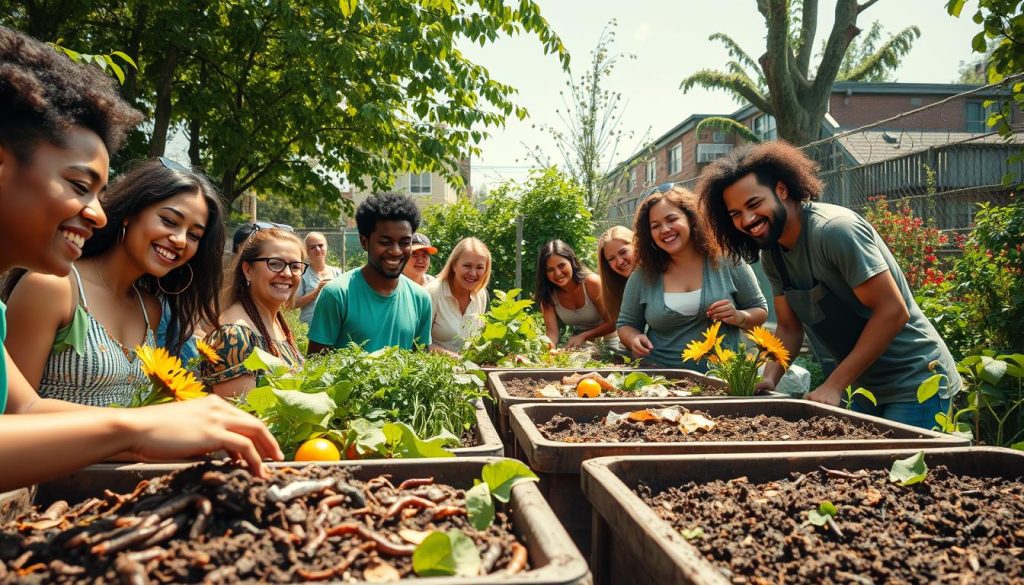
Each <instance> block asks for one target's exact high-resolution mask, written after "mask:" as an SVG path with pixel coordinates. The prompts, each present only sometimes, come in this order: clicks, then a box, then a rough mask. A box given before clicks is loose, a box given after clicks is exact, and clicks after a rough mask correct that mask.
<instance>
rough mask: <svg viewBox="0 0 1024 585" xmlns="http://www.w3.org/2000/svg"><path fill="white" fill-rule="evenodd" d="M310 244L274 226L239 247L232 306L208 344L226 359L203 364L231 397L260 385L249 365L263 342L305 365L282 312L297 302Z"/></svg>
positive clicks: (211, 378)
mask: <svg viewBox="0 0 1024 585" xmlns="http://www.w3.org/2000/svg"><path fill="white" fill-rule="evenodd" d="M305 252H306V249H305V246H303V245H302V242H301V241H299V238H298V236H296V235H295V234H294V233H292V232H291V231H288V230H285V229H282V228H278V227H273V228H270V229H260V230H257V231H255V232H253V233H252V235H251V236H249V237H248V238H247V239H246V240H245V242H244V243H243V244H242V245H241V247H240V248H239V250H238V256H237V257H236V258H235V264H234V269H233V270H232V271H231V283H230V288H229V289H228V297H227V298H226V299H225V301H224V302H225V304H227V308H225V309H224V312H223V313H222V314H221V316H220V320H219V323H220V325H219V326H218V327H217V328H216V329H214V330H213V331H211V332H210V334H209V335H207V336H206V343H207V344H209V345H210V347H212V348H213V349H214V351H216V352H217V355H218V356H219V357H220V360H219V361H218V362H217V363H216V364H214V363H211V362H209V361H205V362H203V364H202V373H203V379H204V380H205V381H206V383H207V384H209V385H210V386H212V387H213V391H214V392H215V393H217V394H218V395H220V396H223V397H225V398H231V397H234V396H244V395H245V393H246V392H248V391H249V390H252V389H253V388H255V387H256V375H257V373H256V372H252V371H250V370H249V369H248V368H246V367H245V366H244V365H243V362H244V361H245V359H246V358H248V357H249V354H251V353H252V352H253V350H254V349H256V348H257V347H258V348H260V349H262V350H263V351H266V352H269V353H271V354H273V355H275V356H277V357H279V358H281V359H282V360H284V362H285V363H287V364H288V365H289V366H291V367H293V368H294V367H298V366H300V365H302V362H303V358H302V353H301V352H300V351H299V348H298V347H297V346H296V345H295V336H293V335H292V331H291V329H290V328H289V327H288V322H287V321H286V320H285V318H284V313H283V312H282V311H283V310H284V309H286V308H287V307H289V306H291V302H292V299H293V298H294V297H295V293H296V291H298V290H299V282H300V281H301V279H302V275H303V274H304V273H305V272H306V270H308V269H309V263H308V262H306V261H305V255H306V254H305Z"/></svg>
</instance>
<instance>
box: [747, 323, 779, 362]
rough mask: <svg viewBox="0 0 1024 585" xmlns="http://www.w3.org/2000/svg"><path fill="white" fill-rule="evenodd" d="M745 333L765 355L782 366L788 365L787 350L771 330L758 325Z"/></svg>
mask: <svg viewBox="0 0 1024 585" xmlns="http://www.w3.org/2000/svg"><path fill="white" fill-rule="evenodd" d="M747 335H749V336H750V340H751V341H753V342H754V344H755V345H757V347H758V348H759V349H761V351H763V352H764V353H765V356H766V357H768V358H770V359H772V360H775V361H777V362H779V365H780V366H782V367H783V368H785V367H787V366H788V365H789V350H787V349H786V346H785V345H783V344H782V340H780V339H779V338H778V337H775V335H774V334H773V333H772V332H771V331H768V330H767V329H765V328H764V327H761V326H758V327H754V328H753V329H751V330H750V332H749V333H747Z"/></svg>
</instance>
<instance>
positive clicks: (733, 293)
mask: <svg viewBox="0 0 1024 585" xmlns="http://www.w3.org/2000/svg"><path fill="white" fill-rule="evenodd" d="M633 231H634V232H635V233H636V253H637V260H638V266H637V268H636V270H634V271H633V274H631V275H630V277H629V280H628V281H627V282H626V290H625V292H624V293H623V298H622V306H621V307H620V309H619V318H618V322H617V325H618V329H619V339H621V340H622V345H623V346H625V347H626V349H627V350H630V351H632V352H633V354H634V355H635V356H636V357H639V358H642V360H643V363H644V364H645V365H649V366H660V367H667V368H682V367H685V368H690V369H696V370H698V371H703V370H705V369H706V366H705V365H704V363H703V362H702V363H700V364H694V363H693V362H686V364H684V363H683V359H682V352H683V349H684V348H685V347H686V345H687V344H688V343H689V342H690V341H692V340H694V339H697V338H700V337H701V336H702V334H703V333H704V331H705V330H706V329H707V328H708V327H709V326H711V324H712V323H714V322H715V321H721V322H722V323H723V324H724V327H722V328H721V333H722V334H723V335H724V336H725V341H724V344H725V346H727V347H729V348H730V349H733V350H735V349H736V346H737V344H738V343H739V341H740V335H739V333H740V330H741V329H751V328H753V327H755V326H757V325H761V324H762V323H764V322H765V319H767V318H768V303H767V302H766V301H765V299H764V295H762V294H761V289H760V288H758V286H757V279H756V278H755V276H754V272H753V270H751V268H750V266H749V265H748V264H746V263H745V262H740V263H734V262H732V261H730V260H729V259H728V258H725V257H723V256H722V254H721V251H720V250H719V248H718V246H717V244H716V243H715V240H714V239H713V238H712V236H711V232H710V231H709V229H708V227H707V226H706V224H705V222H704V219H703V216H702V215H701V213H700V211H699V207H698V204H697V198H696V196H695V195H694V194H693V193H691V192H689V191H687V190H686V189H683V188H682V187H679V186H676V185H674V184H672V183H666V184H664V185H659V186H658V187H657V188H656V189H655V190H654V192H653V193H651V194H650V195H648V196H647V197H646V198H645V199H644V200H643V201H641V202H640V206H639V207H638V208H637V210H636V215H635V216H634V218H633Z"/></svg>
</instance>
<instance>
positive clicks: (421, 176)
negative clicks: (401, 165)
mask: <svg viewBox="0 0 1024 585" xmlns="http://www.w3.org/2000/svg"><path fill="white" fill-rule="evenodd" d="M409 192H410V193H419V194H422V195H429V194H430V173H409Z"/></svg>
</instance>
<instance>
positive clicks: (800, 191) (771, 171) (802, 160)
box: [697, 141, 825, 262]
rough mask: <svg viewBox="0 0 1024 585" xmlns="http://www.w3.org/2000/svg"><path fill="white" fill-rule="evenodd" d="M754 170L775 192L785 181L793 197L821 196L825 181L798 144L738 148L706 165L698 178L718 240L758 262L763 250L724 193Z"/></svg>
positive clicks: (739, 255)
mask: <svg viewBox="0 0 1024 585" xmlns="http://www.w3.org/2000/svg"><path fill="white" fill-rule="evenodd" d="M750 173H754V176H756V177H757V182H758V183H759V184H761V185H764V186H765V187H768V188H769V189H771V190H772V191H773V192H774V190H775V186H776V185H778V184H779V181H782V183H784V184H785V185H786V187H787V188H788V190H789V191H788V193H789V199H792V200H794V201H801V202H802V201H812V200H814V199H817V198H818V197H819V196H820V195H821V192H822V190H823V189H824V187H825V184H824V183H823V182H822V180H821V179H820V178H818V164H817V163H816V162H814V161H812V160H811V159H809V158H807V156H806V155H805V154H804V153H803V152H801V151H800V149H798V148H796V147H795V146H793V145H791V144H789V143H787V142H783V141H772V142H763V143H761V144H751V145H747V146H743V147H741V148H737V149H736V150H734V151H732V152H731V153H729V154H728V155H727V156H724V157H722V158H720V159H718V160H716V161H714V162H713V163H711V164H710V165H708V166H707V168H705V169H704V171H703V172H702V173H701V174H700V178H699V179H698V180H697V193H699V194H700V199H701V206H702V207H703V211H704V216H705V217H707V222H708V225H709V226H710V228H711V231H712V233H713V235H714V238H715V241H716V242H717V244H718V246H719V247H720V248H721V249H722V250H723V252H724V253H727V254H729V255H730V256H732V257H733V258H735V259H737V260H740V259H742V260H746V261H747V262H754V261H755V260H757V258H758V256H759V254H760V248H759V247H758V245H757V243H756V242H755V241H754V240H753V239H751V238H750V237H748V236H747V235H746V234H744V233H743V232H741V231H739V230H738V229H736V227H735V226H734V225H733V223H732V218H731V217H729V210H728V209H726V208H725V199H724V197H723V193H724V191H725V190H726V188H728V187H729V186H730V185H732V184H733V183H735V182H736V181H739V180H740V179H742V178H743V177H745V176H747V175H749V174H750Z"/></svg>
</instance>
